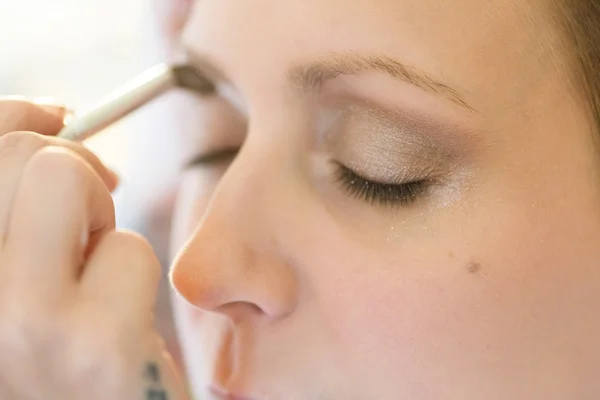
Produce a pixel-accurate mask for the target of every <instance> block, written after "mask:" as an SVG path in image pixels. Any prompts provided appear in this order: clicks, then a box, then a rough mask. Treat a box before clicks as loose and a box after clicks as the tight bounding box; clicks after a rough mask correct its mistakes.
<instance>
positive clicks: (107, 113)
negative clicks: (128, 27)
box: [58, 64, 215, 142]
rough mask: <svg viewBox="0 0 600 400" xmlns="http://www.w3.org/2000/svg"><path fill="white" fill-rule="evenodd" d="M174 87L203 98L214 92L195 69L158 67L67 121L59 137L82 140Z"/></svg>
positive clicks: (190, 67)
mask: <svg viewBox="0 0 600 400" xmlns="http://www.w3.org/2000/svg"><path fill="white" fill-rule="evenodd" d="M173 88H184V89H190V90H192V91H194V92H197V93H199V94H203V95H209V94H212V93H214V92H215V87H214V85H213V84H212V83H211V82H210V81H209V80H208V79H207V78H205V77H204V76H202V74H200V73H199V72H198V71H197V70H196V69H195V68H194V67H192V66H190V65H186V64H183V65H167V64H159V65H156V66H154V67H152V68H150V69H149V70H147V71H145V72H142V73H141V74H140V75H138V76H137V77H136V78H134V79H133V80H132V81H130V82H129V83H127V84H125V85H123V86H122V87H121V88H120V89H117V90H115V91H114V92H112V93H111V94H109V95H108V96H106V97H105V98H104V100H102V101H101V102H100V103H99V105H97V106H96V107H94V108H93V109H92V110H91V111H89V112H86V113H84V114H83V115H75V116H73V117H71V118H69V119H68V120H67V121H65V122H66V126H65V127H64V128H63V129H62V130H61V131H60V132H59V134H58V137H60V138H63V139H68V140H72V141H78V142H80V141H83V140H85V139H87V138H89V137H91V136H93V135H94V134H96V133H98V132H100V131H101V130H102V129H104V128H106V127H108V126H109V125H111V124H113V123H114V122H117V121H118V120H120V119H121V118H123V117H125V116H127V115H129V114H130V113H132V112H133V111H135V110H137V109H138V108H140V107H142V106H143V105H145V104H147V103H148V102H150V101H151V100H153V99H155V98H157V97H159V96H160V95H162V94H163V93H165V92H167V91H169V90H170V89H173Z"/></svg>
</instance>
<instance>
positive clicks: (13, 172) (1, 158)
mask: <svg viewBox="0 0 600 400" xmlns="http://www.w3.org/2000/svg"><path fill="white" fill-rule="evenodd" d="M46 146H62V147H64V148H66V149H69V150H70V151H72V152H75V153H77V154H79V156H81V157H83V159H85V161H86V162H87V163H89V165H90V166H91V167H92V168H93V169H94V170H95V171H96V172H97V173H98V175H99V176H100V177H101V178H102V180H103V181H104V182H105V184H106V186H107V187H108V189H109V190H110V191H112V190H114V188H115V187H116V185H117V183H118V180H117V178H116V177H115V175H114V173H112V172H110V171H109V170H108V169H107V168H106V167H105V166H104V165H103V164H102V162H101V161H100V160H99V159H98V157H96V156H95V155H94V154H93V153H92V152H90V151H89V150H87V149H86V148H85V147H83V146H82V145H80V144H77V143H73V142H69V141H66V140H62V139H58V138H53V137H47V136H41V135H38V134H35V133H32V132H11V133H8V134H6V135H4V136H1V137H0V188H2V189H1V190H0V243H2V242H3V239H2V238H3V237H4V236H5V235H6V230H7V229H8V226H7V225H8V220H9V216H10V212H11V208H12V204H13V202H14V196H15V193H16V190H17V187H18V185H19V181H20V180H21V175H22V173H23V170H24V169H25V166H26V165H27V163H28V162H29V160H30V159H31V157H32V156H33V155H34V154H35V153H36V152H37V151H39V150H40V149H42V148H44V147H46ZM43 179H44V180H45V179H47V177H44V178H43ZM38 201H39V203H40V204H39V206H43V202H44V199H43V198H40V199H38Z"/></svg>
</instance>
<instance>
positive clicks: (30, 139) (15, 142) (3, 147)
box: [0, 131, 45, 158]
mask: <svg viewBox="0 0 600 400" xmlns="http://www.w3.org/2000/svg"><path fill="white" fill-rule="evenodd" d="M44 145H45V141H44V139H43V137H41V136H40V135H38V134H37V133H33V132H18V131H16V132H10V133H7V134H5V135H2V136H0V157H2V158H6V157H8V156H9V155H11V154H21V153H33V152H35V151H36V150H38V149H39V148H41V147H42V146H44Z"/></svg>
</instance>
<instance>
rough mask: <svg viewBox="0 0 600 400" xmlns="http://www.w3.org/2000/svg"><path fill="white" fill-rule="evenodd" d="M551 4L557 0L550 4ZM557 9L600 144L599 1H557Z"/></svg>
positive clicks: (577, 78)
mask: <svg viewBox="0 0 600 400" xmlns="http://www.w3.org/2000/svg"><path fill="white" fill-rule="evenodd" d="M550 1H552V2H554V1H556V0H550ZM555 4H558V5H559V7H557V8H556V9H555V11H557V14H556V16H557V17H558V19H559V21H560V23H561V25H562V27H563V30H564V31H565V33H566V39H567V46H568V47H567V48H569V49H571V50H572V53H571V52H570V53H571V54H572V56H573V57H571V58H572V60H571V61H573V62H574V67H575V78H576V81H577V82H576V83H577V84H578V87H580V88H583V90H584V94H585V97H586V99H587V103H588V104H589V106H590V111H591V113H592V116H593V118H594V120H595V127H596V131H597V133H598V135H596V137H597V139H598V140H599V142H600V0H561V1H556V3H555Z"/></svg>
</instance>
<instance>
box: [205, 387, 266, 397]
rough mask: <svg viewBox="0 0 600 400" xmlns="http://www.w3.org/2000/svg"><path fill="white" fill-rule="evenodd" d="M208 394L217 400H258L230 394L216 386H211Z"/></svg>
mask: <svg viewBox="0 0 600 400" xmlns="http://www.w3.org/2000/svg"><path fill="white" fill-rule="evenodd" d="M210 393H211V394H212V395H213V396H214V397H215V398H216V399H218V400H258V399H256V398H254V397H250V396H246V395H242V394H236V393H230V392H228V391H227V390H225V389H221V388H220V387H218V386H211V387H210Z"/></svg>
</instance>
